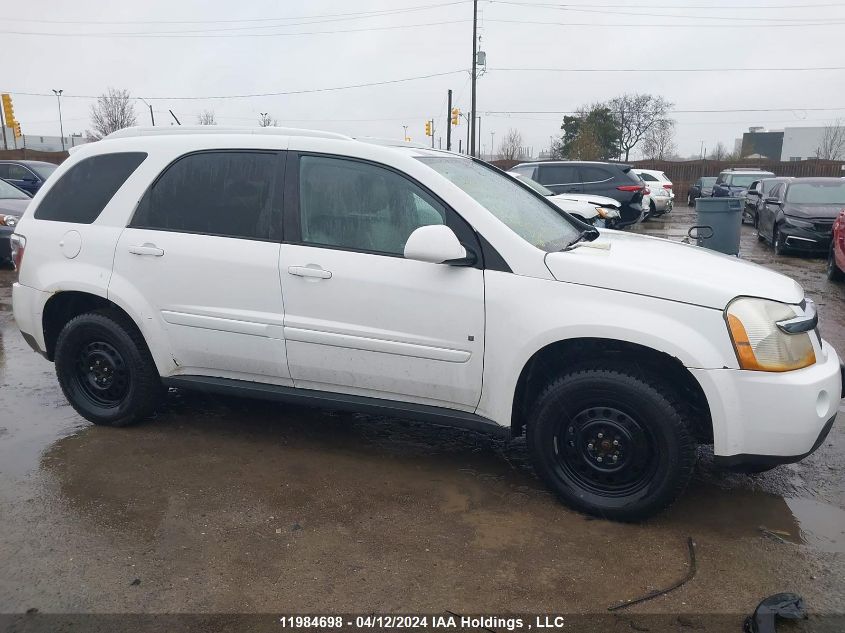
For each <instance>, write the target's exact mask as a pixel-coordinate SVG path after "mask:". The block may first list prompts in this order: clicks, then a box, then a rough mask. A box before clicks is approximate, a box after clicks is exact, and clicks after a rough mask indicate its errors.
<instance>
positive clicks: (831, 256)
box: [827, 242, 845, 281]
mask: <svg viewBox="0 0 845 633" xmlns="http://www.w3.org/2000/svg"><path fill="white" fill-rule="evenodd" d="M827 278H828V279H830V280H831V281H842V280H843V279H845V273H843V272H842V269H841V268H839V266H838V265H837V264H836V254H835V253H834V252H833V242H831V243H830V250H829V251H828V253H827Z"/></svg>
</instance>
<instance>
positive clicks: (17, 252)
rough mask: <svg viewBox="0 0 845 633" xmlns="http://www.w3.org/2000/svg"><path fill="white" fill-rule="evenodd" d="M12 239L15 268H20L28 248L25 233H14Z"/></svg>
mask: <svg viewBox="0 0 845 633" xmlns="http://www.w3.org/2000/svg"><path fill="white" fill-rule="evenodd" d="M10 241H11V243H12V261H13V262H15V268H17V269H18V270H20V269H21V264H22V263H23V252H24V251H25V250H26V238H25V237H24V236H23V235H18V234H17V233H12V237H11V238H10Z"/></svg>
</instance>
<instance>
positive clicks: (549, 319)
mask: <svg viewBox="0 0 845 633" xmlns="http://www.w3.org/2000/svg"><path fill="white" fill-rule="evenodd" d="M485 281H486V284H487V289H486V301H487V310H486V312H487V327H486V342H485V362H484V382H483V385H484V386H483V390H482V395H481V400H480V402H479V406H478V410H477V413H478V414H479V415H482V416H484V417H487V418H490V419H493V420H495V421H496V422H498V423H499V424H503V425H509V424H510V419H511V410H512V405H513V399H514V395H515V391H516V386H517V383H518V381H519V376H520V374H521V373H522V370H523V368H524V367H525V365H526V363H528V361H529V360H530V359H531V357H532V356H534V354H536V353H537V352H538V351H539V350H541V349H543V348H544V347H546V346H548V345H551V344H553V343H557V342H559V341H565V340H573V339H581V338H598V339H609V340H616V341H623V342H626V343H633V344H637V345H641V346H644V347H648V348H650V349H653V350H655V351H658V352H662V353H664V354H668V355H669V356H672V357H675V358H677V359H678V360H680V362H681V363H682V364H683V365H684V366H685V367H688V368H701V369H717V368H718V369H722V368H731V369H736V368H738V365H737V361H736V355H735V354H734V351H733V347H732V345H731V342H730V338H729V336H728V332H727V329H726V326H725V322H724V319H723V317H722V311H721V310H715V309H712V308H704V307H701V306H696V305H690V304H684V303H679V302H676V301H668V300H663V299H655V298H653V297H646V296H642V295H635V294H632V293H626V292H619V291H613V290H606V289H601V288H594V287H591V286H582V285H578V284H571V283H565V282H558V281H547V280H542V279H533V278H527V277H519V276H517V275H512V274H509V273H499V272H494V271H486V273H485ZM537 297H542V298H543V299H542V302H538V301H537ZM538 304H539V305H540V306H541V307H540V308H539V309H538Z"/></svg>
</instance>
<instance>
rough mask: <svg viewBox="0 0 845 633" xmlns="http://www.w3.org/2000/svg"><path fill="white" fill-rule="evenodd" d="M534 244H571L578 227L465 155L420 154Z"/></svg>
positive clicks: (551, 248)
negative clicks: (461, 156)
mask: <svg viewBox="0 0 845 633" xmlns="http://www.w3.org/2000/svg"><path fill="white" fill-rule="evenodd" d="M417 160H419V161H420V162H422V163H425V164H426V165H428V166H429V167H431V168H432V169H433V170H434V171H436V172H437V173H439V174H440V175H441V176H443V177H445V178H446V179H448V180H449V181H451V182H452V183H453V184H454V185H456V186H457V187H459V188H460V189H462V190H463V191H464V193H466V194H467V195H469V196H470V197H471V198H473V199H474V200H475V201H476V202H478V203H479V204H480V205H481V206H483V207H484V208H486V209H487V210H488V211H489V212H490V213H492V214H493V215H494V216H495V217H496V218H498V219H499V220H500V221H501V222H503V223H504V224H505V225H506V226H507V227H508V228H510V229H511V230H512V231H513V232H514V233H516V234H517V235H519V236H520V237H521V238H522V239H524V240H525V241H527V242H528V243H530V244H531V245H533V246H535V247H537V248H540V249H542V250H544V251H547V252H554V251H559V250H560V249H562V248H564V247H566V246H567V245H569V244H570V243H571V242H572V241H573V240H574V239H575V238H576V237H578V234H579V230H578V229H577V228H575V226H574V225H573V224H572V223H571V222H570V221H569V220H567V219H566V216H565V215H564V213H563V212H562V211H560V210H559V209H558V208H557V207H556V206H554V205H553V204H552V203H550V202H548V201H546V200H545V199H544V198H543V197H541V196H538V195H535V194H533V193H531V192H530V191H527V190H526V189H524V188H523V187H522V186H520V185H519V184H518V183H516V182H514V181H513V180H512V179H511V178H509V177H508V176H506V175H505V174H502V173H501V172H499V171H497V170H496V169H494V168H492V167H489V166H487V165H485V164H483V163H480V162H476V161H473V160H469V159H466V158H440V157H436V158H435V157H421V158H418V159H417Z"/></svg>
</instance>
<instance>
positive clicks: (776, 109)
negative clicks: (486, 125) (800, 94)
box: [483, 106, 845, 115]
mask: <svg viewBox="0 0 845 633" xmlns="http://www.w3.org/2000/svg"><path fill="white" fill-rule="evenodd" d="M832 110H845V106H836V107H829V108H723V109H718V108H716V109H704V110H677V109H671V110H669V112H674V113H675V114H703V113H718V112H830V111H832ZM483 114H486V115H491V114H577V112H576V111H575V110H486V111H484V112H483Z"/></svg>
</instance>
